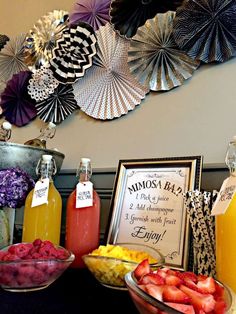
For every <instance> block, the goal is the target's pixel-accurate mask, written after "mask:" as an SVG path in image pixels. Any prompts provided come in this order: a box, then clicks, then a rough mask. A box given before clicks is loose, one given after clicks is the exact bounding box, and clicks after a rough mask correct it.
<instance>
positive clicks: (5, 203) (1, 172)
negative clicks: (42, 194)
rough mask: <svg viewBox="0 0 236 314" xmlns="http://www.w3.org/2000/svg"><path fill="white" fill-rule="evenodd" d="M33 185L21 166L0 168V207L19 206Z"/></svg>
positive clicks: (32, 181) (22, 203)
mask: <svg viewBox="0 0 236 314" xmlns="http://www.w3.org/2000/svg"><path fill="white" fill-rule="evenodd" d="M34 185H35V182H34V180H33V179H32V178H31V177H30V176H29V175H28V174H27V173H26V172H25V171H23V170H22V169H21V168H18V167H16V168H7V169H0V207H11V208H20V207H21V206H23V205H24V203H25V199H26V197H27V195H28V193H29V192H30V191H31V190H32V189H33V187H34Z"/></svg>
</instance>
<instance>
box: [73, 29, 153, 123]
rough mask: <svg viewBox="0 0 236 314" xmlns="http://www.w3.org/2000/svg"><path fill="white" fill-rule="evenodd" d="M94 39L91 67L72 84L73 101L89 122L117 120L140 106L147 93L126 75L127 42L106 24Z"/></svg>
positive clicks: (127, 72)
mask: <svg viewBox="0 0 236 314" xmlns="http://www.w3.org/2000/svg"><path fill="white" fill-rule="evenodd" d="M96 36H97V55H96V56H95V57H94V62H93V63H94V64H93V66H92V67H91V68H90V69H88V70H87V72H86V74H85V76H84V77H83V79H81V80H79V81H78V82H76V84H74V93H75V98H76V100H77V102H78V105H79V106H80V108H81V110H82V111H84V112H85V113H86V114H87V115H89V116H91V117H93V118H96V119H101V120H106V119H113V118H118V117H120V116H121V115H124V114H127V113H128V111H130V110H133V109H134V108H135V106H136V105H138V104H140V102H141V100H142V99H143V98H144V97H145V94H146V93H147V91H148V90H147V89H146V88H144V87H143V86H142V85H141V84H139V83H138V81H137V80H136V79H135V78H134V77H133V76H132V75H131V73H130V71H129V68H128V64H127V58H128V47H129V41H128V40H127V39H125V38H122V37H120V36H119V35H118V34H117V33H116V32H115V31H114V30H113V29H112V27H111V25H110V24H109V23H107V24H106V25H105V26H102V27H100V28H99V30H98V31H97V32H96Z"/></svg>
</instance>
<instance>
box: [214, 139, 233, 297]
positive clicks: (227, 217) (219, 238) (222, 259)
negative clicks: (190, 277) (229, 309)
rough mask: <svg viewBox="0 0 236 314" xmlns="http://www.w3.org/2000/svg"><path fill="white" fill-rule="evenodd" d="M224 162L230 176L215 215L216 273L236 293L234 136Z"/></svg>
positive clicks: (223, 188) (221, 192) (221, 193)
mask: <svg viewBox="0 0 236 314" xmlns="http://www.w3.org/2000/svg"><path fill="white" fill-rule="evenodd" d="M225 163H226V165H227V166H228V168H229V173H230V176H229V178H228V179H226V180H225V181H224V183H226V181H227V184H226V185H225V187H224V186H223V185H224V183H223V185H222V188H221V191H220V192H219V194H220V198H221V201H225V202H227V203H226V204H227V206H226V207H225V208H224V209H223V210H222V212H221V213H220V214H217V215H216V274H217V279H218V280H220V281H221V282H223V283H225V284H227V285H228V286H229V287H230V288H232V289H233V290H234V292H235V293H236V267H235V265H236V245H235V239H236V193H235V191H236V188H235V186H236V136H234V137H233V139H232V141H230V143H229V145H228V149H227V153H226V158H225Z"/></svg>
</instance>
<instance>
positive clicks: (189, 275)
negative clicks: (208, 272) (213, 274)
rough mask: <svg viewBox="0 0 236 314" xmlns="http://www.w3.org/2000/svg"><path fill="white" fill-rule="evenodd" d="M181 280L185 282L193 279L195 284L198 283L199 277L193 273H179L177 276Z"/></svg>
mask: <svg viewBox="0 0 236 314" xmlns="http://www.w3.org/2000/svg"><path fill="white" fill-rule="evenodd" d="M176 275H177V276H178V277H179V278H180V279H182V280H185V279H191V280H192V281H193V282H195V283H197V281H198V280H197V275H195V274H194V273H193V272H191V271H185V272H179V273H177V274H176Z"/></svg>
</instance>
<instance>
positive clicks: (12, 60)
mask: <svg viewBox="0 0 236 314" xmlns="http://www.w3.org/2000/svg"><path fill="white" fill-rule="evenodd" d="M24 41H25V35H24V34H20V35H18V36H16V37H15V38H12V39H11V40H9V41H8V42H7V43H6V45H5V46H4V47H3V48H2V50H1V51H0V75H1V80H2V81H4V82H5V83H7V82H8V81H9V80H10V79H11V78H12V76H13V75H14V74H17V73H19V72H21V71H26V70H28V67H27V65H26V64H25V62H24Z"/></svg>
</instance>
